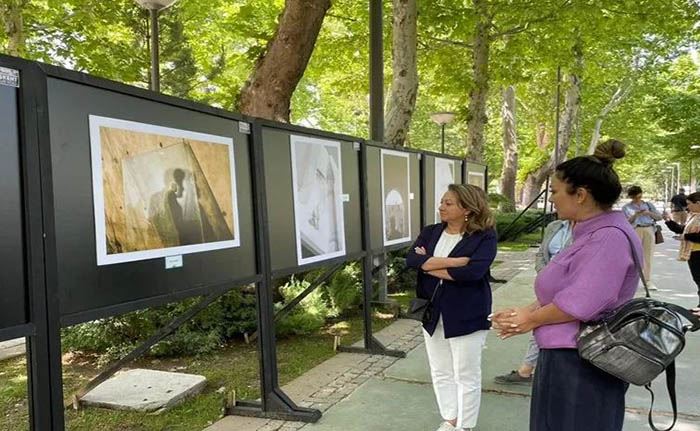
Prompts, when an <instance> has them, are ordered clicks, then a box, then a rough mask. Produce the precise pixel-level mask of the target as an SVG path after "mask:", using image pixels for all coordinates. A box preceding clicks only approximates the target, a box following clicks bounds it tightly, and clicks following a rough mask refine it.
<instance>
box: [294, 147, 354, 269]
mask: <svg viewBox="0 0 700 431" xmlns="http://www.w3.org/2000/svg"><path fill="white" fill-rule="evenodd" d="M289 141H290V145H291V153H292V189H293V194H294V225H295V229H296V245H297V262H298V263H299V265H303V264H307V263H312V262H318V261H322V260H327V259H331V258H334V257H338V256H344V255H345V217H344V215H343V196H342V193H343V187H342V185H343V184H342V182H343V174H342V163H341V157H340V142H336V141H327V140H324V139H317V138H309V137H306V136H296V135H292V136H290V139H289Z"/></svg>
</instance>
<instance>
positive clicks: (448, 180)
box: [435, 157, 461, 223]
mask: <svg viewBox="0 0 700 431" xmlns="http://www.w3.org/2000/svg"><path fill="white" fill-rule="evenodd" d="M460 165H461V163H460V162H459V161H458V160H450V159H441V158H439V157H436V158H435V223H440V221H441V220H440V210H439V207H440V200H442V195H444V194H445V192H446V191H447V187H448V186H449V185H450V184H457V183H459V179H458V178H457V175H458V173H459V166H460Z"/></svg>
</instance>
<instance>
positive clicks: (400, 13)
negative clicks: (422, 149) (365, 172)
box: [384, 0, 418, 146]
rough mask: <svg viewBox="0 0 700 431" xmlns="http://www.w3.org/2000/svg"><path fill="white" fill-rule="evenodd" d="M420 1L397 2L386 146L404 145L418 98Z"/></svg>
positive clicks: (386, 122)
mask: <svg viewBox="0 0 700 431" xmlns="http://www.w3.org/2000/svg"><path fill="white" fill-rule="evenodd" d="M416 3H417V0H394V11H393V17H394V18H393V28H392V31H393V44H392V54H393V55H392V71H393V74H392V80H391V93H390V94H389V99H388V103H387V110H386V115H385V129H384V143H386V144H388V145H399V146H402V145H404V143H405V141H406V135H407V134H408V130H409V127H410V125H411V120H412V118H413V112H414V110H415V107H416V97H417V95H418V63H417V62H416V54H417V48H418V28H417V23H418V7H417V4H416Z"/></svg>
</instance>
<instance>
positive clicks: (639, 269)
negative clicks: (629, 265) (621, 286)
mask: <svg viewBox="0 0 700 431" xmlns="http://www.w3.org/2000/svg"><path fill="white" fill-rule="evenodd" d="M602 227H614V228H615V229H618V230H619V231H620V232H622V233H623V234H625V237H626V238H627V242H628V243H629V245H630V251H631V252H632V260H633V261H634V266H635V268H637V272H638V273H639V279H640V280H642V285H643V286H644V291H645V292H646V297H647V298H651V294H650V293H649V286H647V280H646V278H644V271H642V263H641V262H642V261H641V259H640V258H639V256H638V255H637V249H636V248H634V242H632V238H630V236H629V235H628V234H627V232H625V230H624V229H622V228H621V227H619V226H613V225H608V226H602Z"/></svg>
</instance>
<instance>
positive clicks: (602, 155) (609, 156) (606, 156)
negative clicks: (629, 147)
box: [593, 139, 625, 165]
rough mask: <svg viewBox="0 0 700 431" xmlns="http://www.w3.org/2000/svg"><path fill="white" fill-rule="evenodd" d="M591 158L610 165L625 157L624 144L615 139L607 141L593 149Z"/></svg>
mask: <svg viewBox="0 0 700 431" xmlns="http://www.w3.org/2000/svg"><path fill="white" fill-rule="evenodd" d="M593 157H595V158H596V159H598V160H600V161H601V162H602V163H605V164H608V165H611V164H613V162H615V160H618V159H621V158H623V157H625V144H624V143H623V142H620V141H618V140H617V139H608V140H607V141H605V142H603V143H602V144H599V145H598V146H597V147H595V152H594V153H593Z"/></svg>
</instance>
